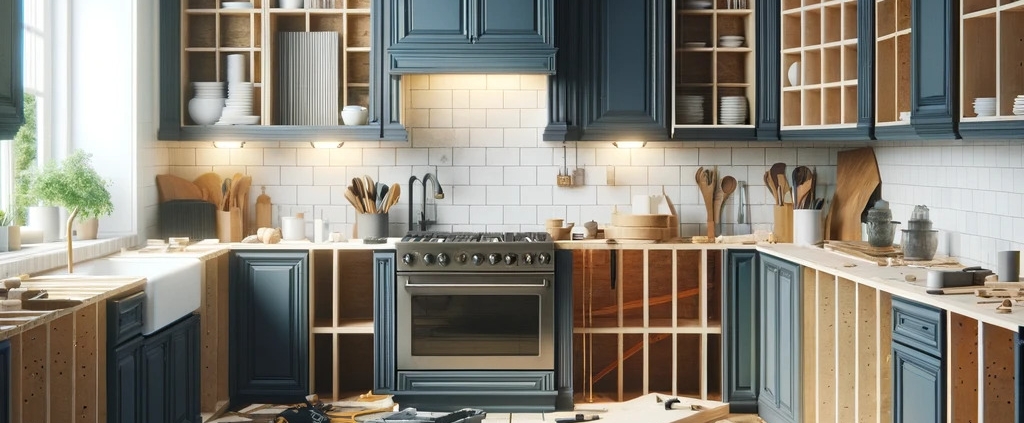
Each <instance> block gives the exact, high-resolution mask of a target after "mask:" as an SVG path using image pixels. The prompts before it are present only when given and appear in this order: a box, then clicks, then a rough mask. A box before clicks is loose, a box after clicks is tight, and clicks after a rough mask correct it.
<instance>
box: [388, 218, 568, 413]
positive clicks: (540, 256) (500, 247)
mask: <svg viewBox="0 0 1024 423" xmlns="http://www.w3.org/2000/svg"><path fill="white" fill-rule="evenodd" d="M395 258H396V264H395V275H396V278H395V284H394V291H393V292H394V294H393V297H392V298H394V307H393V314H391V316H392V317H393V319H394V325H393V326H391V327H393V328H394V333H393V338H391V339H393V340H394V343H393V344H392V345H393V351H394V354H395V355H394V359H393V361H391V360H385V361H388V362H389V363H386V366H384V367H386V368H393V369H394V370H393V373H392V374H393V375H394V379H393V380H383V382H384V383H382V386H383V385H390V386H393V389H392V390H391V392H390V393H393V394H394V395H395V400H396V401H403V403H402V404H403V406H406V405H408V406H412V407H417V408H422V409H425V410H444V409H458V408H462V407H467V406H476V407H481V408H484V409H485V410H488V411H550V410H553V409H555V407H556V402H558V403H559V404H560V406H562V407H565V406H566V405H565V403H566V399H568V407H570V408H571V371H572V369H571V368H569V367H571V366H566V365H565V364H564V363H571V348H570V349H568V350H567V349H565V348H566V347H565V346H560V345H559V343H560V342H564V343H566V344H567V345H568V344H569V343H571V336H572V333H571V321H570V322H567V323H563V321H564V320H566V317H565V316H564V315H562V314H559V313H560V312H556V304H559V303H561V302H566V303H567V304H568V307H565V312H566V313H568V316H569V320H571V295H572V293H571V280H568V281H567V282H568V285H567V287H565V286H563V287H559V286H558V284H557V283H556V280H555V275H556V271H555V269H556V259H555V249H554V243H553V242H552V241H551V239H550V238H549V236H548V234H547V233H545V232H515V233H438V232H412V233H409V234H408V235H406V236H405V237H404V238H402V240H401V241H399V242H396V243H395ZM568 263H569V266H570V272H569V273H571V256H570V260H569V261H568ZM387 308H391V307H387ZM560 328H561V329H560ZM559 363H562V364H559ZM560 369H561V370H560ZM559 371H561V373H558V372H559ZM384 377H387V375H385V376H384ZM392 383H393V384H392ZM556 397H557V398H556Z"/></svg>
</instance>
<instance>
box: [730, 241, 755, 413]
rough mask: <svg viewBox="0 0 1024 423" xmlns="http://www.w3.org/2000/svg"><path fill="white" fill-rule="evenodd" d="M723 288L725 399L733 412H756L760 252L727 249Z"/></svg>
mask: <svg viewBox="0 0 1024 423" xmlns="http://www.w3.org/2000/svg"><path fill="white" fill-rule="evenodd" d="M725 275H726V276H725V283H724V287H723V290H722V354H723V363H722V373H723V376H724V378H723V382H724V386H723V388H722V401H724V402H727V403H729V410H730V411H731V412H734V413H757V392H758V384H757V382H758V381H757V377H758V369H759V368H760V366H759V363H758V361H759V352H758V348H757V345H758V336H759V333H760V331H759V329H760V328H759V327H758V324H759V323H758V322H759V320H758V317H759V316H758V289H759V285H760V284H759V283H758V278H757V277H758V271H757V251H755V250H728V251H726V256H725Z"/></svg>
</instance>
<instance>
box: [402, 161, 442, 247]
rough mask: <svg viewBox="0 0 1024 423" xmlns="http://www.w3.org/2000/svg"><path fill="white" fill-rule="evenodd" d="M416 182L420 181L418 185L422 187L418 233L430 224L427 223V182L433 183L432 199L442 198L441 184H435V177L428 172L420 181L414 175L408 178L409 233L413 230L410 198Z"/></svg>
mask: <svg viewBox="0 0 1024 423" xmlns="http://www.w3.org/2000/svg"><path fill="white" fill-rule="evenodd" d="M416 181H420V183H421V184H422V185H423V199H422V205H423V209H421V210H420V220H419V224H420V231H425V230H427V223H430V222H428V221H427V181H433V183H434V184H433V187H434V198H435V199H438V200H440V199H443V198H444V190H442V189H441V184H439V183H438V182H437V177H435V176H434V174H433V173H429V172H428V173H427V174H426V175H423V179H422V180H421V179H419V178H417V177H416V175H413V176H410V177H409V231H410V232H412V230H413V220H412V213H413V212H412V209H413V201H412V197H413V192H415V191H413V187H415V186H416V185H415V183H416Z"/></svg>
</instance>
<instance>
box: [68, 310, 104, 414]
mask: <svg viewBox="0 0 1024 423" xmlns="http://www.w3.org/2000/svg"><path fill="white" fill-rule="evenodd" d="M103 304H105V303H104V302H99V303H95V304H92V305H89V306H87V307H83V308H82V309H79V310H77V311H76V312H75V368H74V372H75V375H74V377H75V398H74V413H75V415H74V421H75V423H98V422H99V416H98V415H97V414H96V412H97V411H98V410H99V409H98V408H97V407H96V405H97V402H99V396H98V395H97V389H98V386H97V384H98V383H99V381H98V379H99V377H100V375H99V374H98V373H97V372H96V367H97V365H98V364H99V363H98V362H99V360H104V361H106V357H105V354H103V352H104V349H103V348H100V345H99V343H97V342H96V338H97V337H98V336H99V334H98V333H97V332H96V327H97V325H98V324H99V321H97V320H96V309H97V308H99V307H100V306H101V305H103Z"/></svg>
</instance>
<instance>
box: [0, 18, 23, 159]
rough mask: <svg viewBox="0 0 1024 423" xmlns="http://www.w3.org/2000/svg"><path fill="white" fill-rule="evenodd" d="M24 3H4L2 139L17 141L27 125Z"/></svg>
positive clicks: (0, 80) (1, 20)
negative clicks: (24, 100) (25, 110)
mask: <svg viewBox="0 0 1024 423" xmlns="http://www.w3.org/2000/svg"><path fill="white" fill-rule="evenodd" d="M21 2H22V0H0V140H9V139H13V138H14V134H16V133H18V129H20V128H21V125H22V124H23V123H25V113H24V110H23V108H24V102H23V101H22V100H23V97H22V92H23V89H22V86H21V80H22V77H21V74H22V70H21V67H22V62H21V49H22V42H21V38H22V37H21V31H22V25H21V19H22V12H21V7H22V6H21Z"/></svg>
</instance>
